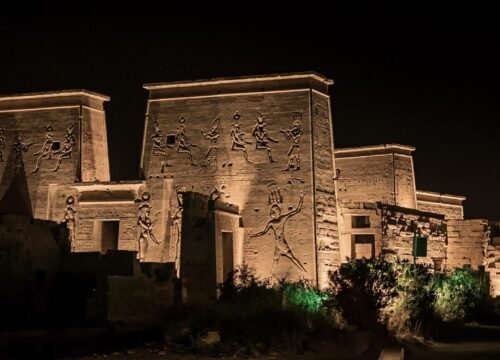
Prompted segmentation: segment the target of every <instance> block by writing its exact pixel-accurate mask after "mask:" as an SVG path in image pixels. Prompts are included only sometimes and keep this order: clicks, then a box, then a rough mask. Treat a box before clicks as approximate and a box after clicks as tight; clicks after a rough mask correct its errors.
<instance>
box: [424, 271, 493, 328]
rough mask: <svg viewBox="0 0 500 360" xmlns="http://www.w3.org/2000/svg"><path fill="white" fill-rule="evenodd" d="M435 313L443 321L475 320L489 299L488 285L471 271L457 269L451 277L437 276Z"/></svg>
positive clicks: (435, 280) (434, 285)
mask: <svg viewBox="0 0 500 360" xmlns="http://www.w3.org/2000/svg"><path fill="white" fill-rule="evenodd" d="M432 288H433V291H434V294H435V298H434V303H433V306H434V312H435V313H436V315H438V316H439V317H440V318H441V319H442V320H443V321H455V322H463V321H465V320H473V319H475V318H476V315H478V311H479V310H481V307H482V306H484V304H485V302H486V299H487V297H488V287H487V284H485V283H482V282H481V280H480V278H479V277H478V276H475V275H474V273H472V272H471V271H470V270H469V269H456V270H455V271H454V272H452V273H451V274H450V275H439V276H435V277H434V279H433V281H432Z"/></svg>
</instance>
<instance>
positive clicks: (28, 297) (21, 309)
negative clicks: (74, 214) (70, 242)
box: [0, 215, 61, 329]
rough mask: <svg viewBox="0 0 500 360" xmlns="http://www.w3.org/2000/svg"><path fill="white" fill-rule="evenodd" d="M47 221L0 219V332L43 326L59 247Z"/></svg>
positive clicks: (55, 229) (55, 228)
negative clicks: (7, 329)
mask: <svg viewBox="0 0 500 360" xmlns="http://www.w3.org/2000/svg"><path fill="white" fill-rule="evenodd" d="M59 230H60V229H59V228H58V226H57V224H55V223H52V222H49V221H41V220H33V219H31V218H29V217H27V216H22V215H3V216H1V217H0V283H1V284H2V285H3V286H1V288H0V298H1V299H2V300H1V303H2V306H1V307H0V317H1V319H2V321H1V323H0V329H6V328H11V329H12V328H19V327H26V326H33V325H34V324H35V325H40V324H43V321H44V320H46V316H47V314H48V313H49V300H50V296H51V290H52V288H53V284H54V282H55V278H56V272H57V271H58V266H59V255H60V252H61V250H60V248H59V246H58V239H57V237H56V236H55V234H57V233H58V231H59Z"/></svg>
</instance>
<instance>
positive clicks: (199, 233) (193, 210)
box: [180, 192, 217, 304]
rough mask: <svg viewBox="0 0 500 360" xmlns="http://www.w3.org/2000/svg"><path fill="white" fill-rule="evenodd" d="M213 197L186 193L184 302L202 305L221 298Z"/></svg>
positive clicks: (182, 270) (182, 259) (182, 257)
mask: <svg viewBox="0 0 500 360" xmlns="http://www.w3.org/2000/svg"><path fill="white" fill-rule="evenodd" d="M208 200H209V197H208V196H206V195H202V194H198V193H193V192H186V193H185V194H184V210H183V214H182V227H183V229H184V231H183V232H182V240H181V244H180V245H181V248H180V252H181V254H180V278H181V279H182V288H183V290H182V298H183V302H184V303H189V304H201V303H205V304H206V303H209V302H211V301H214V300H215V299H216V297H217V287H216V284H217V268H216V246H215V239H214V235H215V219H214V216H213V215H214V214H213V212H211V211H209V208H208Z"/></svg>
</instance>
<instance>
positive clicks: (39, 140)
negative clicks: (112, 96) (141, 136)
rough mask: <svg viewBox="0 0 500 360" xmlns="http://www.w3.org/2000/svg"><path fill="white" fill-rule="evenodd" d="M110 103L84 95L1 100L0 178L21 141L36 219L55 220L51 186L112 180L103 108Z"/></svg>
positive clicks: (81, 92)
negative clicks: (52, 215)
mask: <svg viewBox="0 0 500 360" xmlns="http://www.w3.org/2000/svg"><path fill="white" fill-rule="evenodd" d="M108 100H109V98H108V97H106V96H103V95H99V94H96V93H92V92H89V91H84V90H76V91H72V90H69V91H60V92H46V93H38V94H23V95H13V96H3V97H0V155H1V156H0V176H3V174H4V170H5V165H6V164H7V162H8V161H14V159H15V153H16V152H15V148H14V146H13V145H14V144H15V143H16V142H17V143H18V145H19V149H20V152H21V153H22V158H23V162H24V168H25V172H26V177H27V181H28V187H29V192H30V198H31V203H32V208H33V212H34V217H35V218H39V219H50V216H49V214H48V211H49V206H48V203H47V199H48V193H49V186H50V185H51V184H68V183H74V182H75V181H109V163H108V149H107V135H106V122H105V113H104V108H103V106H104V105H103V104H104V102H105V101H108ZM18 135H21V140H20V141H19V142H18V141H17V140H18ZM59 159H60V161H59ZM37 163H38V166H37ZM58 163H59V165H58ZM4 191H5V189H0V197H1V196H3V193H4Z"/></svg>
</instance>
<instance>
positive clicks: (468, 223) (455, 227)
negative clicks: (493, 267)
mask: <svg viewBox="0 0 500 360" xmlns="http://www.w3.org/2000/svg"><path fill="white" fill-rule="evenodd" d="M489 242H490V236H489V231H488V221H487V220H459V219H453V220H448V251H447V257H448V259H447V268H448V269H454V268H462V267H464V265H470V266H471V267H472V269H474V270H477V269H478V267H479V266H483V265H486V263H485V260H486V251H487V248H488V244H489Z"/></svg>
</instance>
